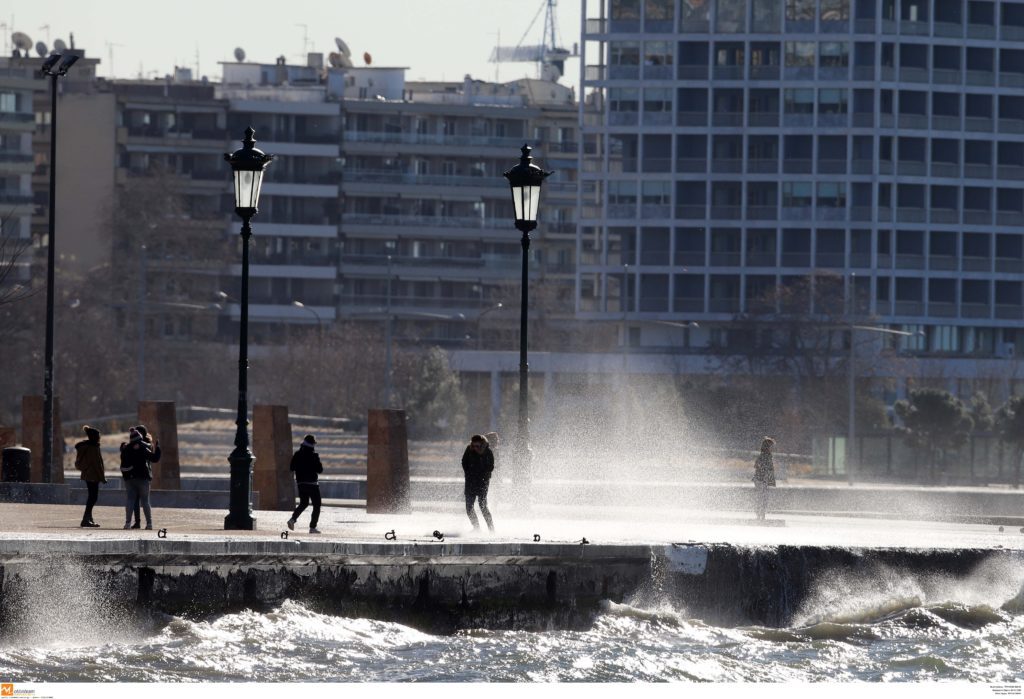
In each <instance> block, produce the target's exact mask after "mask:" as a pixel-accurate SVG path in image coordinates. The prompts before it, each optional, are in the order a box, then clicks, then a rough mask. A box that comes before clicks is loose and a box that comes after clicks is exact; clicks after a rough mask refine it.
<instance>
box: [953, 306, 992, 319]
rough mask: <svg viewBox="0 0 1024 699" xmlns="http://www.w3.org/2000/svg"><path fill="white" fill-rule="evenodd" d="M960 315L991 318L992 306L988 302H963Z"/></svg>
mask: <svg viewBox="0 0 1024 699" xmlns="http://www.w3.org/2000/svg"><path fill="white" fill-rule="evenodd" d="M960 315H961V317H963V318H991V317H992V306H990V305H989V304H987V303H961V304H960Z"/></svg>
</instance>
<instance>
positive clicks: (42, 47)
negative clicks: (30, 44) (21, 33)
mask: <svg viewBox="0 0 1024 699" xmlns="http://www.w3.org/2000/svg"><path fill="white" fill-rule="evenodd" d="M49 52H50V50H49V49H48V48H46V44H44V43H43V42H41V41H37V42H36V53H38V54H39V57H40V58H42V57H43V56H45V55H46V54H48V53H49Z"/></svg>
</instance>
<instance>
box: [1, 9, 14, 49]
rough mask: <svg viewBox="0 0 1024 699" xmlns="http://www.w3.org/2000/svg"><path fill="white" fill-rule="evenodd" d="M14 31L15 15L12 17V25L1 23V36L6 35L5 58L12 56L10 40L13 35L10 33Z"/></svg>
mask: <svg viewBox="0 0 1024 699" xmlns="http://www.w3.org/2000/svg"><path fill="white" fill-rule="evenodd" d="M12 29H14V15H11V21H10V23H8V22H0V34H3V35H4V55H5V56H10V55H11V40H10V36H11V34H10V32H11V30H12Z"/></svg>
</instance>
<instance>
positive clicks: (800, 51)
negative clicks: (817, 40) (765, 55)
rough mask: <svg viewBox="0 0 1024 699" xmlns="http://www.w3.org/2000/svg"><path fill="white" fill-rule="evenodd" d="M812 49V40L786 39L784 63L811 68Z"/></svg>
mask: <svg viewBox="0 0 1024 699" xmlns="http://www.w3.org/2000/svg"><path fill="white" fill-rule="evenodd" d="M814 49H815V45H814V42H813V41H787V42H786V65H787V66H790V67H797V68H813V67H814Z"/></svg>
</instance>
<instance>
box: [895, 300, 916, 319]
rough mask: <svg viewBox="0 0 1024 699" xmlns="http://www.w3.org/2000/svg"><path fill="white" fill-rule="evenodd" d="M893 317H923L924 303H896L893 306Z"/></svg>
mask: <svg viewBox="0 0 1024 699" xmlns="http://www.w3.org/2000/svg"><path fill="white" fill-rule="evenodd" d="M893 315H898V316H923V315H924V303H923V302H922V301H896V302H895V303H894V304H893Z"/></svg>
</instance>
